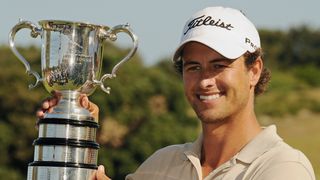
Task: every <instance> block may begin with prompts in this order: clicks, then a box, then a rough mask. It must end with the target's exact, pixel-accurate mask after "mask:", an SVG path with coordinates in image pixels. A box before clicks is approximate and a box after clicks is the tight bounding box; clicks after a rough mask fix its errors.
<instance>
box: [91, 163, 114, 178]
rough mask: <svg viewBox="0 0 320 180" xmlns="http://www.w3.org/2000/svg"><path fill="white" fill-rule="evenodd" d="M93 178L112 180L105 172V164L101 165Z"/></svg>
mask: <svg viewBox="0 0 320 180" xmlns="http://www.w3.org/2000/svg"><path fill="white" fill-rule="evenodd" d="M92 180H111V179H110V178H109V177H108V176H107V175H106V173H105V170H104V166H103V165H100V166H99V167H98V170H97V171H96V172H95V175H94V176H93V179H92Z"/></svg>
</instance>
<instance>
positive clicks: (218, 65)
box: [213, 64, 227, 69]
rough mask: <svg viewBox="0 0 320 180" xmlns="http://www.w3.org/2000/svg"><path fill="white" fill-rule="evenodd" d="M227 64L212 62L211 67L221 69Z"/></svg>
mask: <svg viewBox="0 0 320 180" xmlns="http://www.w3.org/2000/svg"><path fill="white" fill-rule="evenodd" d="M226 67H227V66H226V65H223V64H213V68H214V69H223V68H226Z"/></svg>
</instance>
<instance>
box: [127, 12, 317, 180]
mask: <svg viewBox="0 0 320 180" xmlns="http://www.w3.org/2000/svg"><path fill="white" fill-rule="evenodd" d="M261 54H262V49H261V46H260V38H259V34H258V31H257V30H256V28H255V26H254V25H253V24H252V23H251V22H250V21H249V20H248V19H247V18H246V17H245V16H244V15H243V14H242V13H241V12H240V11H238V10H236V9H232V8H224V7H208V8H205V9H203V10H201V11H199V12H197V13H195V14H194V15H193V16H192V17H191V18H190V19H189V20H188V21H187V23H186V25H185V27H184V29H183V35H182V38H181V43H180V45H179V47H178V48H177V50H176V52H175V55H174V58H173V60H174V63H175V67H176V69H177V70H178V71H179V72H180V73H181V74H182V77H183V84H184V89H185V95H186V97H187V99H188V101H189V103H190V104H191V106H192V107H193V109H194V111H195V112H196V114H197V116H198V118H199V120H200V121H201V124H202V134H201V135H200V136H199V138H198V139H197V140H196V141H195V142H193V143H187V144H182V145H172V146H169V147H165V148H163V149H160V150H158V151H157V152H156V153H154V154H153V155H152V156H151V157H150V158H148V159H147V160H146V161H145V162H144V163H143V164H142V165H141V166H140V167H139V169H138V170H137V171H136V172H135V173H134V174H131V175H129V176H127V179H137V180H138V179H139V180H147V179H148V180H149V179H153V180H158V179H159V180H163V179H167V180H177V179H183V180H188V179H190V180H191V179H192V180H193V179H208V180H209V179H215V180H220V179H221V180H222V179H223V180H240V179H245V180H253V179H255V180H280V179H281V180H284V179H290V180H314V179H315V177H314V172H313V169H312V166H311V164H310V162H309V161H308V159H307V158H306V157H305V155H304V154H303V153H302V152H300V151H299V150H296V149H293V148H292V147H290V146H289V145H287V144H286V143H285V142H283V140H282V139H281V138H280V137H279V136H278V135H277V133H276V127H275V126H273V125H272V126H269V127H266V128H262V127H260V125H259V123H258V121H257V118H256V115H255V112H254V98H255V96H256V95H258V94H261V93H263V91H264V90H265V88H266V85H267V83H268V81H269V79H270V73H269V71H268V70H267V69H266V68H264V66H263V60H262V57H261Z"/></svg>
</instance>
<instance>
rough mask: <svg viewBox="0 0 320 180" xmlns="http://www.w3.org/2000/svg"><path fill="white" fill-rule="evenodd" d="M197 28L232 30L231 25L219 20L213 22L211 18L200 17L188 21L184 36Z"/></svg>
mask: <svg viewBox="0 0 320 180" xmlns="http://www.w3.org/2000/svg"><path fill="white" fill-rule="evenodd" d="M199 26H216V27H220V28H224V29H226V30H229V31H230V30H232V28H234V27H233V26H232V25H231V24H228V23H225V22H223V21H222V20H221V19H218V20H215V19H213V18H212V17H211V16H205V15H202V16H199V17H196V18H194V19H193V20H191V21H190V23H189V24H188V28H187V30H186V31H185V32H184V35H186V34H187V33H188V31H190V30H191V29H193V28H196V27H199Z"/></svg>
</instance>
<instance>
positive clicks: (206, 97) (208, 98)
mask: <svg viewBox="0 0 320 180" xmlns="http://www.w3.org/2000/svg"><path fill="white" fill-rule="evenodd" d="M219 97H220V94H215V95H210V96H204V95H200V99H201V100H213V99H218V98H219Z"/></svg>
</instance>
